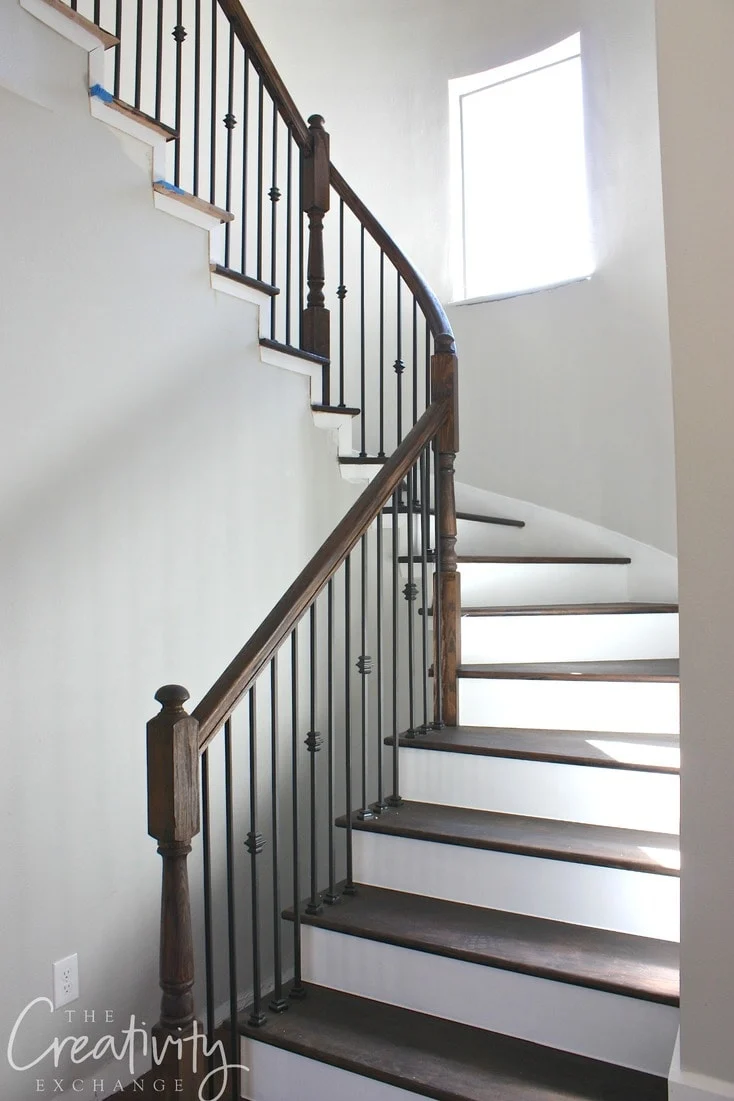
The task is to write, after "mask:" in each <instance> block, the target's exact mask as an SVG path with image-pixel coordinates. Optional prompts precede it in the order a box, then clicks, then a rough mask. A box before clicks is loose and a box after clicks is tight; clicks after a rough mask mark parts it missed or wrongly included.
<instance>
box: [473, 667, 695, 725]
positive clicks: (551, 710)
mask: <svg viewBox="0 0 734 1101" xmlns="http://www.w3.org/2000/svg"><path fill="white" fill-rule="evenodd" d="M459 714H460V716H461V722H462V724H463V725H464V726H498V727H519V728H521V729H527V730H588V731H599V732H600V733H601V732H604V731H608V730H615V731H618V732H620V733H622V734H674V735H675V734H678V732H679V725H680V717H679V688H678V685H677V684H675V683H672V682H670V683H667V682H662V683H655V682H632V681H582V680H579V681H571V680H529V679H520V678H518V679H508V680H500V679H494V678H487V679H484V678H480V677H477V678H473V677H471V678H468V677H467V678H461V679H460V680H459Z"/></svg>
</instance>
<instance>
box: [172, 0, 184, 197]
mask: <svg viewBox="0 0 734 1101" xmlns="http://www.w3.org/2000/svg"><path fill="white" fill-rule="evenodd" d="M173 39H174V42H175V43H176V133H177V134H178V135H179V136H178V137H177V138H176V142H175V145H176V149H175V152H174V163H173V182H174V183H175V185H176V187H178V186H179V184H180V183H181V81H182V59H183V56H182V55H183V44H184V42H185V40H186V28H185V27H184V25H183V0H177V3H176V26H175V27H174V28H173Z"/></svg>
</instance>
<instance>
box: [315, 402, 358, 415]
mask: <svg viewBox="0 0 734 1101" xmlns="http://www.w3.org/2000/svg"><path fill="white" fill-rule="evenodd" d="M311 409H312V410H313V412H314V413H340V414H341V415H342V416H343V417H358V416H359V414H360V413H361V412H362V410H361V409H357V408H356V406H352V405H312V406H311Z"/></svg>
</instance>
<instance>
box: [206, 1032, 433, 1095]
mask: <svg viewBox="0 0 734 1101" xmlns="http://www.w3.org/2000/svg"><path fill="white" fill-rule="evenodd" d="M241 1062H242V1064H243V1065H244V1066H246V1067H249V1071H248V1072H247V1073H243V1075H242V1096H243V1097H245V1098H247V1099H248V1101H325V1099H328V1101H332V1099H333V1101H342V1099H344V1101H346V1099H347V1098H348V1099H349V1101H428V1098H426V1096H425V1094H422V1093H413V1091H412V1090H404V1089H400V1088H399V1087H398V1086H390V1085H388V1084H387V1083H385V1082H377V1081H375V1080H374V1079H373V1078H365V1077H363V1076H362V1075H361V1074H354V1073H353V1072H352V1071H348V1070H342V1069H341V1067H332V1066H330V1065H329V1064H328V1063H320V1062H318V1061H317V1060H316V1059H308V1058H307V1057H306V1056H305V1055H296V1054H295V1053H294V1052H292V1051H284V1050H282V1049H281V1048H277V1047H273V1045H272V1044H263V1043H260V1041H258V1040H250V1039H249V1038H247V1037H245V1038H243V1040H242V1046H241ZM220 1082H221V1080H220V1079H217V1080H216V1084H215V1091H216V1090H217V1089H218V1088H219V1085H220ZM295 1083H297V1088H294V1086H295Z"/></svg>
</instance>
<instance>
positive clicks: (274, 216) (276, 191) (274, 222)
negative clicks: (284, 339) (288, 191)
mask: <svg viewBox="0 0 734 1101" xmlns="http://www.w3.org/2000/svg"><path fill="white" fill-rule="evenodd" d="M272 146H273V148H272V154H273V171H272V186H271V188H270V191H269V192H268V197H269V199H270V202H271V203H272V210H271V214H270V285H271V287H275V286H277V279H278V203H279V201H280V188H279V187H278V110H277V108H276V106H275V102H273V140H272ZM276 302H277V295H272V297H271V299H270V339H271V340H275V326H276V321H277V317H276Z"/></svg>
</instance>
